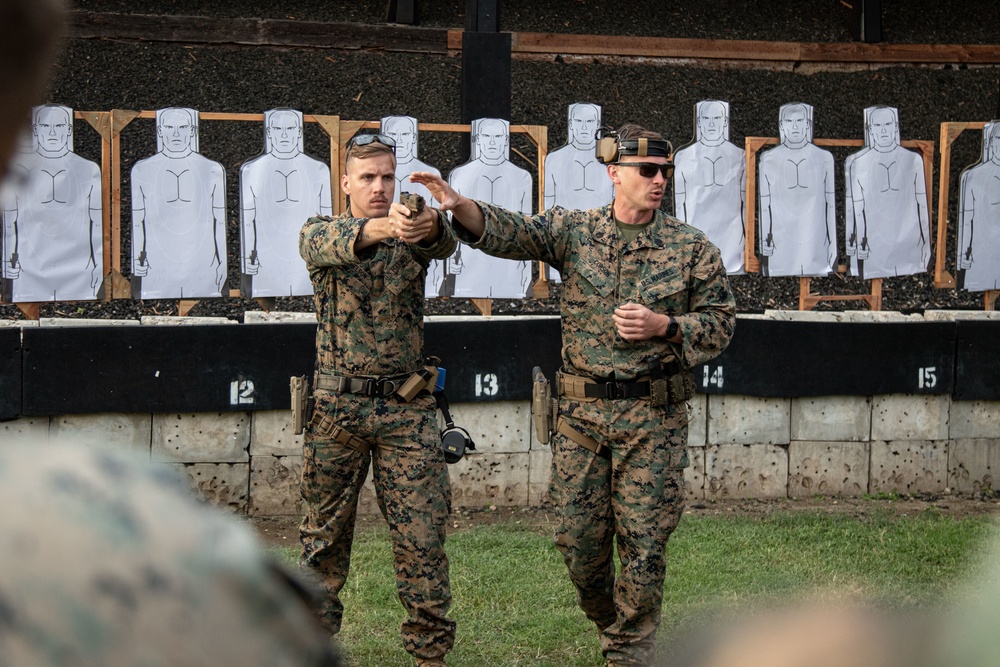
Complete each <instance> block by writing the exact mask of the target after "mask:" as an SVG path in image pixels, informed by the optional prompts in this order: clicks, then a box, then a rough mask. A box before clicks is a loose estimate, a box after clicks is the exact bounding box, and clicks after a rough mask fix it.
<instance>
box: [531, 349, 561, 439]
mask: <svg viewBox="0 0 1000 667" xmlns="http://www.w3.org/2000/svg"><path fill="white" fill-rule="evenodd" d="M531 375H532V378H533V381H532V383H531V416H532V419H533V421H534V422H535V437H537V438H538V442H539V443H540V444H543V445H547V444H549V439H550V437H551V435H552V423H553V421H554V420H553V416H554V412H555V406H556V405H557V403H556V402H555V401H553V400H552V385H551V384H549V379H548V378H547V377H545V374H544V373H542V369H541V368H539V367H538V366H535V368H534V369H533V370H532V371H531Z"/></svg>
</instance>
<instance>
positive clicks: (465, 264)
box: [440, 118, 532, 299]
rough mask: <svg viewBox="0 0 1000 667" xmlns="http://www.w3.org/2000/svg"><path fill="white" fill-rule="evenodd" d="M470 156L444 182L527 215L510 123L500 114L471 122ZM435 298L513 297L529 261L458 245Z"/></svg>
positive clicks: (519, 294)
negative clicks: (512, 154)
mask: <svg viewBox="0 0 1000 667" xmlns="http://www.w3.org/2000/svg"><path fill="white" fill-rule="evenodd" d="M472 155H473V158H472V159H471V160H469V162H466V163H465V164H463V165H460V166H458V167H455V168H454V169H453V170H452V171H451V173H450V174H448V182H449V183H450V184H451V186H452V187H453V188H455V190H456V191H458V192H459V193H461V194H463V195H465V196H466V197H469V198H470V199H477V200H480V201H485V202H488V203H490V204H496V205H497V206H500V207H503V208H505V209H508V210H511V211H520V212H521V213H524V214H525V215H531V213H532V211H531V187H532V183H531V174H530V173H528V172H527V171H526V170H524V169H521V168H520V167H518V166H517V165H515V164H513V163H512V162H511V161H510V124H509V123H508V122H507V121H506V120H502V119H500V118H480V119H478V120H475V121H473V123H472ZM445 268H446V272H445V275H444V280H443V281H442V288H441V291H440V295H441V296H456V297H466V298H494V299H498V298H499V299H519V298H523V297H525V296H528V295H529V294H530V290H531V265H530V263H529V262H519V261H514V260H509V259H498V258H495V257H490V256H489V255H487V254H485V253H483V252H481V251H479V250H475V249H473V248H469V247H467V246H460V247H459V249H458V250H457V251H456V254H455V255H453V256H452V257H451V258H450V259H449V260H447V262H446V266H445Z"/></svg>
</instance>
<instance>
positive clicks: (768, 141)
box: [743, 137, 940, 310]
mask: <svg viewBox="0 0 1000 667" xmlns="http://www.w3.org/2000/svg"><path fill="white" fill-rule="evenodd" d="M780 141H781V140H780V139H779V138H778V137H746V139H745V147H746V176H747V190H746V202H745V205H746V210H745V212H744V224H745V229H744V232H745V234H746V247H745V248H744V251H743V253H744V254H743V260H744V264H745V266H746V271H747V272H748V273H760V259H758V257H757V253H756V249H757V155H758V153H760V151H761V149H763V148H764V147H765V146H775V145H777V144H778V143H780ZM812 143H814V144H816V145H817V146H830V147H863V146H864V145H865V142H864V141H863V140H861V139H815V140H813V142H812ZM900 145H901V146H903V147H904V148H913V149H916V150H917V151H918V152H919V153H920V154H921V157H922V158H923V161H924V180H925V181H926V184H925V189H926V192H927V224H928V226H929V227H930V228H929V229H928V230H927V234H928V236H927V240H928V242H930V239H931V236H932V235H933V232H934V220H933V218H932V216H931V211H932V209H931V192H932V188H933V176H934V142H933V141H925V140H909V141H901V142H900ZM939 234H940V230H939ZM838 243H839V240H838ZM838 250H839V247H838ZM837 273H838V274H846V273H847V266H846V265H843V264H841V265H838V266H837ZM870 282H871V292H870V293H868V294H816V293H814V292H813V291H812V278H811V277H807V276H800V277H799V307H798V309H799V310H812V309H813V308H814V307H815V306H816V305H817V304H818V303H820V302H822V301H864V302H865V303H866V304H868V308H869V310H882V278H871V279H870Z"/></svg>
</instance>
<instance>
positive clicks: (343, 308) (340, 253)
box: [299, 213, 456, 376]
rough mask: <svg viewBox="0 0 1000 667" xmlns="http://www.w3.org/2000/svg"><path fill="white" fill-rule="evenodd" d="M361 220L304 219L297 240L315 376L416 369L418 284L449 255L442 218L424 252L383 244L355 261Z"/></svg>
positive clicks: (419, 247) (451, 244)
mask: <svg viewBox="0 0 1000 667" xmlns="http://www.w3.org/2000/svg"><path fill="white" fill-rule="evenodd" d="M364 221H365V219H364V218H352V217H350V215H349V214H348V213H344V214H341V215H339V216H337V217H334V218H330V217H326V216H323V217H316V218H309V220H308V221H307V222H306V224H305V225H304V226H303V227H302V231H301V232H300V233H299V254H301V255H302V258H303V259H305V260H306V267H307V268H308V269H309V277H310V279H311V280H312V284H313V291H314V293H315V297H314V298H315V300H316V314H317V318H318V320H319V328H318V329H317V332H316V354H317V358H318V360H319V368H320V370H322V371H324V372H328V373H336V374H338V375H350V376H355V375H393V374H396V373H406V372H409V371H413V370H416V369H418V368H420V367H421V366H422V365H423V351H424V278H425V276H426V275H427V266H428V264H429V263H430V260H432V259H444V258H445V257H448V256H449V255H451V253H452V252H453V251H454V250H455V246H456V241H455V232H454V230H453V229H452V228H451V225H449V224H448V223H447V221H446V220H445V218H444V216H441V217H439V218H438V226H439V228H440V230H441V232H440V235H439V237H438V239H437V240H436V241H434V242H433V243H431V244H430V245H423V244H421V243H417V244H407V243H403V242H402V241H397V240H396V239H386V240H384V241H381V242H379V243H378V244H376V245H374V246H370V247H368V248H365V249H364V250H362V251H361V253H360V256H358V255H355V254H354V241H355V239H357V236H358V232H359V231H360V229H361V225H362V223H363V222H364Z"/></svg>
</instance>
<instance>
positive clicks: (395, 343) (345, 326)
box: [299, 215, 456, 659]
mask: <svg viewBox="0 0 1000 667" xmlns="http://www.w3.org/2000/svg"><path fill="white" fill-rule="evenodd" d="M361 223H362V220H360V219H356V218H351V217H349V216H347V215H341V216H339V217H336V218H310V219H309V221H308V222H307V223H306V225H305V226H304V227H303V228H302V234H301V236H300V241H299V250H300V252H301V254H302V256H303V258H305V260H306V264H307V266H308V268H309V273H310V276H311V277H312V282H313V287H314V292H315V300H316V309H317V316H318V320H319V328H318V332H317V336H316V347H317V355H318V360H319V364H320V368H321V369H322V370H323V371H325V372H329V373H335V374H337V375H350V376H358V375H369V376H378V375H393V374H398V373H404V372H411V371H415V370H417V369H419V368H421V367H422V366H423V361H424V360H423V356H422V355H423V348H424V338H423V315H424V279H425V276H426V269H427V265H428V263H429V261H430V260H431V259H443V258H445V257H448V256H449V255H451V253H452V252H453V251H454V249H455V245H456V240H455V233H454V231H453V230H452V228H451V226H450V225H449V224H447V222H446V220H445V219H444V217H443V216H442V217H440V218H439V219H438V223H439V226H440V228H441V235H440V238H439V239H438V240H437V241H436V242H434V243H433V244H431V245H429V246H426V247H424V246H421V245H419V244H416V245H408V244H405V243H402V242H399V241H395V240H385V241H382V242H380V243H378V244H377V245H375V246H371V247H370V248H366V249H364V250H362V251H361V256H360V257H358V256H356V255H355V253H354V250H353V248H354V242H355V239H356V237H357V235H358V232H359V230H360V227H361ZM315 398H316V408H315V409H316V410H317V411H320V412H321V413H323V414H326V415H328V416H329V417H331V418H332V419H333V420H334V421H335V422H336V423H337V424H338V425H339V426H340V427H341V428H344V429H346V430H347V431H348V432H350V433H352V434H353V435H355V436H357V437H359V438H361V439H363V440H364V441H365V442H366V443H367V444H368V445H369V449H370V451H357V450H355V449H351V448H349V447H347V446H345V445H341V444H339V443H337V442H334V441H333V440H332V439H331V438H329V437H328V434H322V433H316V432H314V431H313V429H311V428H310V429H309V430H307V431H306V436H305V445H304V452H303V453H304V461H303V467H302V497H303V499H304V500H305V502H306V506H307V514H306V517H305V518H304V519H303V522H302V526H301V528H300V537H301V540H302V562H303V564H304V565H305V566H306V567H308V568H310V570H312V571H313V572H314V573H315V574H316V575H317V576H318V577H319V578H320V579H321V581H322V585H323V586H324V588H325V589H326V594H327V595H326V600H325V602H324V604H323V608H322V617H321V620H322V621H323V622H324V624H325V625H326V627H327V628H328V629H329V630H330V631H331V632H333V633H336V632H338V631H339V630H340V625H341V621H342V618H343V605H342V604H341V602H340V598H339V593H340V590H341V588H343V586H344V583H345V582H346V580H347V575H348V571H349V568H350V554H351V543H352V541H353V538H354V522H355V518H356V514H357V505H358V496H359V494H360V492H361V487H362V485H363V484H364V481H365V477H366V475H367V473H368V465H369V462H371V463H372V464H373V467H372V469H373V476H374V482H375V491H376V496H377V499H378V502H379V507H380V509H381V510H382V513H383V515H384V516H385V517H386V521H387V523H388V524H389V534H390V540H391V542H392V550H393V562H394V567H395V574H396V587H397V590H398V593H399V598H400V601H401V602H402V603H403V607H404V608H405V609H406V613H407V619H406V620H405V621H403V624H402V627H401V635H402V640H403V646H404V648H405V649H406V650H407V651H408V652H410V654H412V655H413V656H414V657H416V658H419V659H434V658H441V657H443V656H444V655H445V654H446V653H447V652H448V651H449V650H451V647H452V645H453V644H454V641H455V623H454V621H452V620H450V619H448V618H447V612H448V608H449V606H450V604H451V588H450V585H449V580H448V559H447V556H446V555H445V551H444V540H445V522H446V520H447V517H448V513H449V511H450V487H449V483H448V471H447V467H446V464H445V461H444V451H443V450H442V448H441V437H440V434H439V433H438V425H437V417H436V413H435V403H434V399H433V398H432V397H431V396H429V395H427V394H426V393H422V394H420V395H418V396H417V397H416V398H415V399H414V400H413V401H411V402H409V403H406V402H404V401H403V400H402V399H400V398H399V397H398V396H396V395H392V396H390V397H388V398H369V397H365V396H359V395H355V394H338V393H334V392H329V391H317V392H315Z"/></svg>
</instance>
